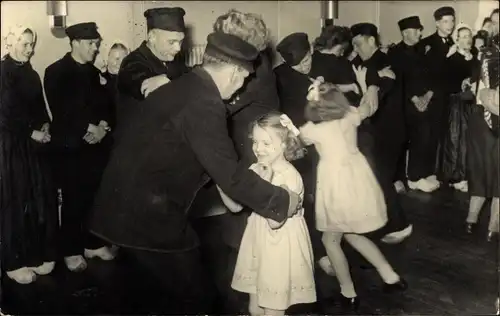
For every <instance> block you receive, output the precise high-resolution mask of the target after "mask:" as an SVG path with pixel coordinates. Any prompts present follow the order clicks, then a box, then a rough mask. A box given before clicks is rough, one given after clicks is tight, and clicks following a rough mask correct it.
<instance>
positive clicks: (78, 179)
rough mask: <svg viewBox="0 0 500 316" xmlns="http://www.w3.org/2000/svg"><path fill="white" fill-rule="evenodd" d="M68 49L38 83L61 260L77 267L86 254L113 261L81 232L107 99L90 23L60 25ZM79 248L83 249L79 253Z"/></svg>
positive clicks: (104, 147) (98, 163)
mask: <svg viewBox="0 0 500 316" xmlns="http://www.w3.org/2000/svg"><path fill="white" fill-rule="evenodd" d="M66 34H67V35H68V37H69V39H70V43H71V52H69V53H67V54H66V55H65V56H64V57H63V58H61V59H60V60H58V61H56V62H55V63H53V64H52V65H50V66H49V67H47V69H46V70H45V77H44V87H45V95H46V97H47V101H48V103H49V106H50V109H51V112H52V116H53V122H52V127H51V131H52V145H53V148H54V159H53V165H54V173H55V178H56V181H57V182H58V186H59V188H60V189H61V192H62V200H63V204H62V209H61V234H62V238H61V241H62V252H63V255H64V257H65V263H66V265H67V266H68V268H69V269H70V270H72V271H80V270H83V269H85V268H86V266H87V264H86V261H85V259H84V258H83V256H82V255H85V256H86V257H88V258H91V257H100V258H102V259H104V260H111V259H113V257H114V256H113V254H112V253H111V251H110V250H109V249H108V248H107V247H105V246H104V243H103V242H102V241H100V240H98V239H97V238H96V237H95V236H93V235H90V234H89V233H88V230H87V225H86V221H87V214H88V211H89V210H90V208H91V207H92V201H93V198H94V194H95V192H96V191H97V188H98V186H99V181H100V179H101V176H102V172H103V170H104V167H105V165H106V163H107V158H108V157H107V156H108V152H109V145H110V143H109V142H110V139H109V137H106V135H107V132H108V131H109V130H110V128H109V126H108V122H110V119H111V113H110V109H111V108H112V102H113V101H112V99H111V98H110V97H109V94H108V92H107V90H106V80H105V79H104V78H103V77H101V75H100V72H99V70H98V69H97V68H96V67H94V65H93V61H94V58H95V56H96V54H97V52H98V47H99V42H100V39H101V36H100V35H99V33H98V31H97V26H96V24H95V23H80V24H76V25H73V26H70V27H68V28H67V29H66ZM84 248H85V251H84Z"/></svg>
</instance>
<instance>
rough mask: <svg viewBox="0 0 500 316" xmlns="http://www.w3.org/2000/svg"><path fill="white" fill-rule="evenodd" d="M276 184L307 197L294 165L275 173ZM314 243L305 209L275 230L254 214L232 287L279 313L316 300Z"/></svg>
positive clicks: (243, 243)
mask: <svg viewBox="0 0 500 316" xmlns="http://www.w3.org/2000/svg"><path fill="white" fill-rule="evenodd" d="M271 182H272V184H274V185H277V186H279V185H286V186H288V188H289V189H290V190H291V191H293V192H296V193H297V194H299V195H300V196H301V198H303V197H304V186H303V183H302V178H301V177H300V174H299V173H298V172H297V170H296V169H295V168H294V167H293V166H292V165H291V164H290V165H289V168H287V169H285V170H283V171H281V172H275V173H274V176H273V179H272V181H271ZM313 262H314V261H313V253H312V246H311V240H310V238H309V231H308V229H307V225H306V221H305V219H304V209H302V210H300V211H299V212H298V213H297V214H296V215H294V216H293V217H291V218H289V219H287V221H286V222H285V224H284V225H283V226H282V227H281V228H279V229H272V228H271V227H270V226H269V223H268V222H267V219H265V218H264V217H262V216H260V215H258V214H256V213H252V215H250V217H249V218H248V223H247V226H246V229H245V233H244V235H243V240H242V242H241V246H240V250H239V253H238V260H237V262H236V268H235V271H234V275H233V281H232V285H231V286H232V288H233V289H235V290H237V291H240V292H244V293H249V294H256V295H257V300H258V305H259V306H261V307H264V308H269V309H275V310H286V309H287V308H288V307H289V306H291V305H294V304H300V303H313V302H315V301H316V288H315V283H314V264H313Z"/></svg>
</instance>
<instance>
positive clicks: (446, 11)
mask: <svg viewBox="0 0 500 316" xmlns="http://www.w3.org/2000/svg"><path fill="white" fill-rule="evenodd" d="M443 16H453V17H454V16H455V9H453V8H452V7H441V8H439V9H437V10H436V11H434V20H436V21H439V20H441V19H442V18H443Z"/></svg>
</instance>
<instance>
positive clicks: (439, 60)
mask: <svg viewBox="0 0 500 316" xmlns="http://www.w3.org/2000/svg"><path fill="white" fill-rule="evenodd" d="M452 45H453V40H452V39H451V37H447V38H442V37H441V36H439V35H438V33H437V32H435V33H433V34H431V35H429V36H427V37H426V38H424V39H422V40H421V41H420V42H419V43H418V49H419V50H420V51H421V52H424V54H425V59H426V63H427V68H428V69H429V71H430V74H431V77H430V78H431V84H432V87H433V88H434V90H436V91H434V93H438V92H443V93H445V94H448V91H449V90H450V87H449V84H448V78H450V75H449V67H450V65H449V59H448V58H446V55H447V54H448V51H449V49H450V47H451V46H452Z"/></svg>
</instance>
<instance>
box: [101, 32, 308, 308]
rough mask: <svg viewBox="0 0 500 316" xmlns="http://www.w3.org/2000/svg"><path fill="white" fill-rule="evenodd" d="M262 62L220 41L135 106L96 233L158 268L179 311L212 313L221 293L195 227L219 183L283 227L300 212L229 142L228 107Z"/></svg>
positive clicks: (108, 177) (215, 37) (243, 47)
mask: <svg viewBox="0 0 500 316" xmlns="http://www.w3.org/2000/svg"><path fill="white" fill-rule="evenodd" d="M257 55H258V51H257V50H256V49H255V48H254V47H253V46H252V45H250V44H248V43H247V42H245V41H243V40H241V39H240V38H238V37H236V36H233V35H229V34H224V33H221V32H215V33H212V34H210V35H209V36H208V44H207V48H206V51H205V55H204V63H203V66H202V67H200V68H197V69H195V70H193V71H192V72H190V73H188V74H186V75H184V76H182V77H181V78H179V79H178V80H175V81H172V82H171V83H169V84H168V85H164V86H162V87H160V88H159V89H157V90H156V91H154V92H153V93H151V95H150V96H149V97H148V98H147V99H146V100H145V101H144V103H142V104H140V105H139V106H137V107H134V109H133V115H132V116H131V117H132V118H133V119H132V120H130V124H129V125H128V126H126V127H124V131H121V132H120V133H119V135H120V138H118V139H117V140H116V147H115V149H114V151H113V154H112V157H111V161H110V163H109V165H108V168H107V169H106V172H105V174H104V177H103V182H102V185H101V187H100V190H99V193H98V195H97V198H96V202H95V206H94V216H93V220H92V230H93V232H94V233H95V234H97V235H98V236H102V237H103V238H105V239H107V240H109V241H111V242H112V243H115V244H118V245H120V246H122V247H124V248H125V249H126V250H125V251H126V252H128V253H129V254H130V255H131V256H133V257H134V258H135V259H136V260H137V261H139V262H141V263H142V264H143V265H144V266H147V267H149V268H150V270H151V272H152V273H153V274H154V275H155V277H156V279H157V280H158V281H159V282H161V283H162V284H163V285H164V286H165V288H166V290H167V291H169V292H170V294H171V295H172V296H175V297H177V300H176V301H177V302H179V303H185V305H184V306H183V307H182V308H181V309H180V310H179V311H176V312H182V313H210V306H209V305H210V304H211V300H212V298H213V295H214V291H213V289H209V288H207V283H208V280H206V279H207V272H206V271H204V266H203V264H202V263H201V261H200V258H199V252H198V245H199V240H198V237H197V235H196V233H195V232H194V230H193V229H192V227H191V223H190V222H189V219H188V217H189V210H190V207H191V204H192V202H193V200H194V198H195V197H196V194H197V192H198V190H200V188H202V187H203V186H204V185H205V184H206V183H207V182H208V181H210V179H213V180H214V182H215V183H216V184H217V185H218V186H219V187H220V188H221V189H222V190H223V191H224V192H225V193H226V194H227V195H229V196H230V197H231V198H233V199H234V200H236V201H238V202H240V203H242V204H245V205H247V206H249V207H250V208H252V209H253V210H255V211H256V212H259V214H261V215H262V216H264V217H267V218H272V219H274V220H277V221H280V222H281V221H283V220H285V219H286V218H287V217H288V216H291V215H292V214H294V213H295V212H296V208H298V205H299V198H298V196H297V195H295V194H294V193H291V192H289V191H288V189H287V188H281V187H275V186H273V185H271V184H270V183H268V182H266V181H263V180H262V179H261V178H260V177H259V175H257V174H255V173H253V172H252V171H250V170H248V164H246V163H244V164H238V162H237V155H236V152H235V150H234V145H233V143H232V141H231V138H230V137H229V136H228V130H227V113H228V107H227V105H226V104H224V102H223V99H229V98H230V97H231V95H233V94H234V92H235V91H236V90H237V89H239V88H240V87H241V86H242V84H243V82H244V79H245V77H247V76H248V75H249V73H250V72H252V71H253V62H254V60H255V58H256V57H257ZM228 79H229V80H228ZM166 99H168V100H169V106H168V107H166V106H165V105H164V100H166ZM118 129H120V126H119V127H118ZM259 172H261V173H263V172H265V171H264V169H262V168H261V169H260V171H259ZM195 303H199V304H195Z"/></svg>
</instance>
